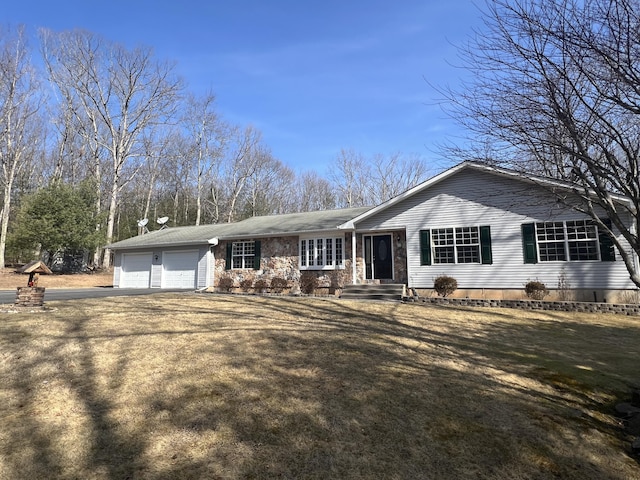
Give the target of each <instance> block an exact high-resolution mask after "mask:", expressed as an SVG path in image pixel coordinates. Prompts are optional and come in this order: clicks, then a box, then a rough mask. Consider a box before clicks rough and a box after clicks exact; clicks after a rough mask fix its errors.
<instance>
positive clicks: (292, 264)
mask: <svg viewBox="0 0 640 480" xmlns="http://www.w3.org/2000/svg"><path fill="white" fill-rule="evenodd" d="M260 242H261V249H260V253H261V258H260V268H259V269H257V270H254V269H231V270H226V269H225V251H226V245H227V242H222V243H221V244H220V245H218V246H217V247H216V250H215V252H214V254H215V258H216V262H215V269H214V287H215V288H218V287H219V285H220V280H221V279H222V278H230V279H231V280H232V281H233V288H232V291H242V283H243V282H244V281H247V282H246V283H247V284H248V283H250V284H251V285H254V284H255V282H256V281H258V280H262V281H264V282H265V284H266V285H267V286H268V285H270V284H271V281H272V280H273V279H274V278H283V279H284V280H286V282H287V289H286V291H287V292H290V293H300V276H301V271H300V268H299V257H298V237H297V236H290V237H274V238H263V239H260ZM344 257H345V261H344V268H341V269H336V270H306V271H307V272H310V273H311V274H313V275H315V276H317V277H318V292H316V293H326V294H339V292H340V290H341V289H342V287H343V286H344V285H345V282H346V283H351V239H350V237H349V240H348V241H347V240H345V242H344ZM247 291H249V292H253V288H251V289H248V290H247Z"/></svg>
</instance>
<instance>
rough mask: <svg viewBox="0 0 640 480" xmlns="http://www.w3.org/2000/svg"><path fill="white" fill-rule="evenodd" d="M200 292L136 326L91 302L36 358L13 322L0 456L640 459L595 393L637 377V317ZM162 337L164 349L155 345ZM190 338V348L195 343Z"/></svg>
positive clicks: (455, 469) (149, 470)
mask: <svg viewBox="0 0 640 480" xmlns="http://www.w3.org/2000/svg"><path fill="white" fill-rule="evenodd" d="M188 303H189V300H182V305H174V304H171V303H170V302H164V303H162V304H161V305H158V303H157V301H154V300H153V299H148V300H146V305H143V306H141V308H145V309H146V308H147V307H151V306H153V308H154V310H153V312H154V315H158V316H164V317H165V318H167V319H169V320H168V321H167V322H166V323H158V324H157V325H156V324H154V323H153V322H151V323H149V324H148V326H147V327H145V326H144V325H137V326H135V328H134V329H133V330H131V331H125V332H122V334H121V335H119V334H118V333H117V332H113V331H105V330H103V329H101V328H100V325H97V324H96V322H95V321H94V320H92V319H90V318H89V315H87V316H84V317H83V316H80V319H79V320H69V321H67V322H66V323H65V319H64V318H57V319H56V321H57V322H61V328H60V334H59V335H58V336H52V337H51V338H48V339H46V342H45V345H43V346H38V347H37V348H32V349H29V353H28V354H27V355H24V356H23V357H22V358H17V355H18V353H16V352H23V351H24V347H25V344H26V348H28V346H29V344H30V343H33V344H34V346H35V344H36V340H37V339H38V338H37V337H38V334H37V331H35V332H34V331H33V330H37V328H35V329H34V328H32V327H33V325H31V324H30V323H29V322H25V324H24V325H21V323H20V322H19V321H15V322H13V324H12V330H11V332H12V335H13V336H12V337H9V336H6V337H4V338H3V339H2V342H3V343H5V345H6V346H7V347H8V350H5V351H7V352H9V353H8V357H6V362H5V363H6V366H5V367H0V374H1V375H2V377H3V381H4V380H7V381H8V383H4V382H3V383H4V385H5V387H3V388H5V389H7V390H12V391H13V392H15V393H17V395H16V396H15V398H16V400H14V401H13V402H12V404H10V405H8V406H4V407H0V412H2V410H5V412H6V415H7V417H6V418H8V419H9V423H8V427H7V428H8V429H9V435H5V436H0V439H1V440H2V442H0V453H2V454H3V455H4V457H2V456H0V458H4V460H1V461H0V462H3V463H4V465H2V464H0V473H5V476H9V477H11V476H12V474H13V478H30V477H32V478H34V477H37V476H38V474H40V475H41V474H42V472H46V473H47V476H48V477H49V478H69V477H72V476H74V475H75V476H78V477H86V478H108V479H116V478H118V479H120V478H149V479H169V478H444V479H446V478H452V479H453V478H456V479H457V478H496V479H502V478H504V479H516V478H541V479H543V478H555V477H561V478H566V479H573V478H576V479H577V478H580V479H582V478H601V479H615V480H618V479H619V480H621V479H623V478H629V472H632V473H633V474H635V475H638V476H640V469H635V470H634V467H637V465H634V464H632V462H629V461H628V459H625V458H620V457H624V455H623V454H622V453H620V455H619V457H615V458H613V459H611V458H610V456H609V455H610V454H611V453H612V452H613V453H614V454H615V453H616V450H615V449H614V448H610V449H608V450H607V449H605V451H604V452H601V451H599V447H598V445H597V443H598V441H603V442H606V441H608V439H610V438H611V437H612V436H613V434H612V432H611V430H612V427H611V424H609V423H607V422H606V421H605V420H601V419H600V417H599V416H598V415H597V414H596V412H597V410H598V409H599V408H601V407H602V405H601V404H599V403H598V402H599V400H598V398H599V397H598V395H597V394H598V392H597V391H596V392H594V391H591V390H589V389H586V390H585V388H583V385H596V388H598V386H599V385H603V388H610V387H611V386H612V385H620V386H621V385H624V384H626V383H627V382H629V381H630V379H629V378H628V377H626V376H625V374H624V372H626V371H628V370H627V369H626V368H623V369H622V372H621V373H618V372H617V371H616V367H615V365H616V363H615V362H619V361H623V359H622V358H621V357H622V352H625V353H624V354H625V355H626V354H627V353H632V352H633V351H634V350H635V354H636V358H637V354H638V353H639V352H638V350H637V347H634V345H638V343H637V342H638V338H639V334H638V332H637V329H636V330H635V331H630V329H629V327H625V328H617V327H615V326H612V325H597V324H593V323H588V324H581V323H578V322H571V321H566V320H565V319H563V318H554V317H552V316H541V317H537V316H535V317H533V316H532V317H531V318H529V319H524V320H522V321H521V322H519V323H518V324H516V325H513V323H510V322H509V321H508V319H507V318H505V320H504V321H501V320H500V316H498V317H497V320H495V321H491V322H489V321H487V320H486V319H484V317H482V315H481V314H479V313H477V312H476V311H472V310H469V311H465V312H461V314H462V315H465V316H467V317H468V323H467V324H463V325H462V326H460V325H455V324H451V323H447V321H446V320H441V319H440V318H441V317H444V316H445V315H446V312H445V311H444V310H439V309H423V308H422V307H420V308H415V307H414V308H411V306H407V305H396V304H390V305H382V306H379V307H376V308H375V309H374V310H375V311H371V310H370V309H369V308H368V307H366V306H363V305H360V304H358V303H356V302H349V303H347V302H342V301H341V302H336V301H331V300H324V301H309V300H299V299H290V298H275V299H274V298H270V299H260V300H256V299H240V298H231V299H229V300H227V299H225V300H220V297H218V298H213V299H208V301H207V302H206V305H205V306H203V304H202V303H201V301H198V302H197V303H194V305H193V309H192V310H194V311H195V312H196V315H195V316H193V315H192V316H189V317H181V316H180V315H181V313H184V311H185V310H187V309H190V308H187V304H188ZM207 306H209V307H210V308H209V309H208V311H207ZM505 315H506V314H505ZM541 318H542V319H543V320H541ZM474 321H477V326H476V327H474V323H473V322H474ZM160 325H162V328H158V327H159V326H160ZM36 327H37V325H36ZM131 328H133V327H131ZM123 330H128V327H127V328H123ZM572 336H575V339H574V341H573V343H572V342H571V338H572ZM158 337H162V339H163V340H162V341H161V342H160V343H159V344H157V345H158V346H157V350H156V351H151V352H150V351H148V348H147V345H148V344H149V341H150V340H151V339H154V340H157V338H158ZM558 337H560V338H561V339H564V340H565V341H563V342H562V345H563V347H564V348H563V349H562V350H561V351H558V350H557V349H554V347H553V339H554V338H558ZM565 337H567V338H565ZM603 339H615V341H616V342H617V344H618V346H619V347H620V348H619V349H618V350H617V351H614V352H607V351H606V348H605V347H603ZM621 340H624V341H623V342H622V343H620V342H621ZM634 341H635V344H634V343H633V342H634ZM604 344H605V345H607V342H604ZM19 345H21V346H22V347H23V348H14V346H19ZM154 345H156V344H154ZM585 346H588V347H590V348H591V349H592V351H591V352H584V351H583V348H584V347H585ZM98 352H100V358H101V359H102V358H105V357H104V353H105V352H108V353H109V355H108V356H107V357H106V358H107V359H108V365H104V364H98V360H97V358H98ZM186 352H188V358H189V361H188V362H185V361H184V360H182V358H183V357H184V356H187V353H186ZM0 365H2V364H0ZM137 368H140V369H143V368H144V369H148V370H149V374H148V378H147V379H143V380H140V383H139V384H134V383H132V381H131V380H130V378H129V377H130V376H131V375H132V372H133V371H134V370H135V369H137ZM540 369H544V370H540ZM547 372H548V373H549V375H551V374H555V373H557V374H558V376H560V375H561V376H562V377H563V378H564V377H566V378H574V377H577V378H581V379H582V380H584V381H580V382H578V383H577V384H575V385H572V384H571V383H570V382H569V383H566V382H565V383H566V385H565V386H566V387H567V388H568V390H563V389H561V388H557V387H558V386H557V385H554V384H553V382H551V380H550V379H549V378H545V375H546V373H547ZM581 375H586V377H582V376H581ZM45 381H48V382H50V383H49V384H44V383H43V382H45ZM51 383H56V384H58V385H59V388H60V389H62V390H63V391H65V392H66V394H67V395H69V397H70V398H72V399H73V401H72V402H70V407H69V408H67V409H65V408H64V407H63V408H62V409H61V411H60V414H61V415H62V416H63V417H64V416H67V417H73V418H71V420H73V425H74V426H75V427H74V428H79V429H81V430H82V431H83V432H86V437H85V440H84V441H83V445H82V446H80V447H79V450H80V453H78V454H77V456H76V457H74V456H73V453H67V454H66V455H63V456H62V457H61V456H60V452H61V450H64V448H65V447H66V446H67V445H65V442H67V441H68V438H69V436H68V432H66V431H65V427H64V425H60V424H59V423H55V421H52V420H51V418H50V417H51V415H46V413H47V412H43V411H41V410H42V409H46V408H47V403H46V399H47V397H46V394H43V392H42V391H43V390H46V389H47V388H48V387H47V386H46V385H50V384H51ZM590 388H591V387H590ZM136 389H138V390H140V391H139V392H138V395H136V396H134V397H133V398H132V404H131V405H123V404H122V401H121V400H120V399H119V396H121V395H122V396H124V395H125V394H127V392H130V391H131V390H136ZM43 398H44V401H43ZM572 402H573V403H572ZM71 405H72V406H73V408H71ZM38 410H40V411H38ZM576 410H579V411H580V412H582V413H581V414H580V415H577V414H576ZM48 413H49V414H51V413H53V412H48ZM3 416H4V415H3ZM78 425H79V426H78ZM594 427H596V428H597V429H598V430H599V431H600V432H603V433H598V432H595V433H594V431H593V430H594ZM17 449H20V451H21V452H22V453H20V454H16V453H15V451H16V450H17ZM74 461H75V462H77V464H75V465H73V464H71V465H70V463H73V462H74ZM0 476H2V475H0Z"/></svg>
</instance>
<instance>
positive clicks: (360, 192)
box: [329, 149, 370, 207]
mask: <svg viewBox="0 0 640 480" xmlns="http://www.w3.org/2000/svg"><path fill="white" fill-rule="evenodd" d="M368 170H369V165H368V162H367V161H366V160H365V158H364V156H363V155H362V154H360V153H357V152H356V151H354V150H352V149H342V150H340V153H339V154H338V156H337V157H336V159H335V161H334V162H333V164H332V168H331V169H330V170H329V180H331V181H332V182H333V184H334V187H335V189H336V190H337V194H338V205H340V206H342V207H362V206H364V205H369V204H370V201H369V199H368V198H367V191H368V189H369V187H368V179H367V177H368V175H369V174H368Z"/></svg>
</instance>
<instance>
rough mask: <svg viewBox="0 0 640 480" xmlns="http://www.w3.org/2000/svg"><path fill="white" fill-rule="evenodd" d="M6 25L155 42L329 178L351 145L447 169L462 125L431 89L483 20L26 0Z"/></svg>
mask: <svg viewBox="0 0 640 480" xmlns="http://www.w3.org/2000/svg"><path fill="white" fill-rule="evenodd" d="M0 22H1V23H3V24H5V25H6V24H9V25H12V26H16V25H18V24H25V25H26V26H27V27H28V29H29V31H30V32H32V33H34V34H35V31H36V29H37V28H39V27H47V28H50V29H52V30H55V31H59V30H67V29H73V28H82V29H86V30H89V31H91V32H94V33H97V34H100V35H102V36H104V37H105V38H107V39H109V40H112V41H117V42H120V43H123V44H125V45H126V46H128V47H134V46H137V45H141V44H142V45H146V46H150V47H153V48H154V50H155V52H156V55H157V57H158V58H160V59H167V60H173V61H175V62H176V63H177V72H178V73H179V74H180V75H181V76H182V77H184V79H185V80H186V82H187V85H188V87H189V89H190V90H191V91H193V92H194V93H204V92H205V91H207V90H209V89H211V90H212V91H213V92H214V93H215V94H216V97H217V105H218V110H219V112H220V113H221V114H222V116H223V117H224V118H225V119H227V120H228V121H230V122H232V123H235V124H239V125H243V126H245V125H249V124H251V125H254V126H255V127H257V128H258V129H260V130H261V131H262V133H263V138H264V140H265V143H266V144H267V145H268V146H269V147H270V148H271V150H272V153H273V154H274V156H275V157H277V158H279V159H280V160H281V161H283V162H284V163H285V164H286V165H288V166H290V167H292V168H294V169H296V170H298V171H304V170H316V171H318V172H319V173H321V174H324V173H326V167H327V165H328V164H329V163H330V162H331V161H332V160H333V159H335V157H336V155H337V154H338V152H339V151H340V149H341V148H351V149H354V150H355V151H357V152H361V153H363V154H364V155H367V156H368V155H373V154H376V153H382V154H391V153H394V152H402V153H405V154H418V155H420V156H422V157H423V158H425V159H426V160H428V161H429V162H430V163H432V164H433V165H434V170H439V169H441V168H442V167H443V166H446V163H443V162H444V161H443V160H442V159H441V155H440V154H439V153H438V145H439V144H442V143H443V142H447V141H454V142H455V141H456V138H457V137H458V136H459V135H460V134H461V132H460V131H459V130H458V129H457V127H456V125H455V123H454V122H452V121H451V120H449V119H448V118H447V117H446V115H445V114H443V112H442V110H441V108H440V107H439V106H438V105H437V99H438V94H437V92H435V91H434V90H433V88H432V87H431V86H430V85H429V84H430V83H431V84H433V85H437V86H444V85H446V84H449V85H452V86H455V85H457V84H458V83H459V80H460V78H462V77H463V76H464V75H465V72H464V71H463V70H461V69H459V68H456V67H455V66H454V65H456V64H459V61H458V59H457V52H456V45H460V44H461V43H463V42H465V41H466V39H468V37H469V36H471V35H472V29H473V28H477V27H478V26H479V25H480V23H481V21H480V19H479V10H478V8H477V7H476V6H475V5H474V3H473V1H472V0H448V1H443V0H422V1H419V0H398V1H396V2H391V1H379V0H369V1H361V0H355V1H349V0H342V1H335V0H324V1H322V2H320V1H313V0H310V1H304V0H296V1H294V0H271V1H268V0H264V1H258V0H237V1H221V0H211V1H204V0H200V1H198V0H173V1H164V0H155V1H148V0H128V1H123V0H111V1H109V2H93V1H91V0H83V1H79V0H70V1H66V0H59V1H57V2H52V1H51V0H47V1H42V0H34V1H28V0H23V1H12V2H8V4H7V5H3V8H2V11H1V12H0ZM34 46H37V45H36V44H35V39H34Z"/></svg>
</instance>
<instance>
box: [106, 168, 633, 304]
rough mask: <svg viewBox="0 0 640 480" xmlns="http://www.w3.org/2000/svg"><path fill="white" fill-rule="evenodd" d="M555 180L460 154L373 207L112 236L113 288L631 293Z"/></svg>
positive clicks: (618, 264) (611, 251)
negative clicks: (227, 280)
mask: <svg viewBox="0 0 640 480" xmlns="http://www.w3.org/2000/svg"><path fill="white" fill-rule="evenodd" d="M552 188H553V189H563V188H564V189H565V190H566V191H567V193H568V194H569V195H570V193H571V191H570V189H568V188H567V187H566V185H565V186H563V185H561V184H558V183H557V182H554V181H553V180H551V179H544V178H539V177H536V178H530V177H525V176H523V175H521V174H519V173H517V172H514V171H511V170H507V169H502V168H495V167H490V166H487V165H485V164H481V163H475V162H463V163H461V164H459V165H457V166H455V167H452V168H450V169H449V170H446V171H444V172H443V173H441V174H439V175H436V176H434V177H432V178H431V179H429V180H427V181H425V182H423V183H422V184H420V185H418V186H416V187H414V188H412V189H410V190H408V191H406V192H404V193H402V194H401V195H398V196H397V197H395V198H392V199H391V200H389V201H387V202H385V203H382V204H380V205H378V206H375V207H363V208H348V209H341V210H331V211H317V212H305V213H293V214H285V215H272V216H263V217H253V218H249V219H246V220H243V221H240V222H237V223H230V224H215V225H202V226H197V227H195V226H191V227H175V228H167V229H163V230H158V231H155V232H152V233H147V234H144V235H139V236H136V237H133V238H129V239H126V240H122V241H119V242H116V243H114V244H112V245H110V248H111V249H112V250H114V252H115V258H114V287H134V288H135V287H140V288H149V287H158V288H197V289H205V288H215V287H216V286H217V285H218V283H219V280H220V279H221V278H223V277H225V276H231V278H233V279H234V281H235V282H236V284H237V285H239V283H240V281H242V280H245V279H258V278H261V279H263V280H265V281H267V283H268V281H269V280H270V279H271V278H273V277H281V278H285V279H286V280H287V281H288V282H289V284H290V285H291V286H292V287H293V288H295V285H296V283H297V282H299V279H300V275H301V273H302V272H305V271H311V272H315V274H317V275H318V276H319V277H321V280H322V281H323V282H324V283H325V284H326V285H329V284H330V285H333V286H335V287H336V288H341V287H342V286H343V285H349V284H367V283H398V284H404V285H406V286H407V287H409V288H413V289H416V290H417V291H418V292H424V293H427V292H428V291H429V290H430V289H432V287H433V281H434V279H435V278H437V277H438V276H440V275H448V276H451V277H454V278H455V279H456V280H457V281H458V289H459V290H458V295H464V296H471V297H483V298H510V297H516V296H521V295H522V290H523V288H524V285H525V284H526V283H527V282H528V281H531V280H538V281H541V282H543V283H545V285H546V286H547V287H548V288H549V289H556V288H558V287H560V288H562V289H570V290H571V291H572V292H574V293H575V295H574V297H575V298H576V299H585V300H593V299H594V296H595V297H596V298H597V299H598V300H599V301H601V300H602V299H603V298H607V296H611V295H613V294H615V293H618V294H620V293H622V292H634V291H635V290H636V287H635V285H634V284H633V282H632V281H631V280H630V278H629V274H628V272H627V270H626V268H625V265H624V262H623V261H621V259H620V256H619V253H618V252H617V251H616V250H615V248H614V247H613V243H612V241H611V238H609V237H608V236H607V235H605V234H603V232H599V231H598V227H597V225H596V224H594V223H593V222H592V221H591V220H590V219H589V218H588V217H587V216H585V215H584V214H582V213H580V212H578V211H577V210H575V209H572V208H570V207H568V206H566V205H565V204H564V203H563V202H559V201H558V199H557V196H556V195H554V193H553V192H552V191H551V189H552ZM614 199H615V201H618V202H621V203H625V202H627V204H630V203H628V200H627V199H625V198H624V197H615V196H614ZM629 222H632V219H631V218H629ZM633 228H635V225H634V226H633ZM623 244H624V242H623ZM628 251H631V249H630V248H629V250H628ZM633 260H634V262H635V263H636V265H637V263H638V258H637V256H636V255H635V254H633Z"/></svg>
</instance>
